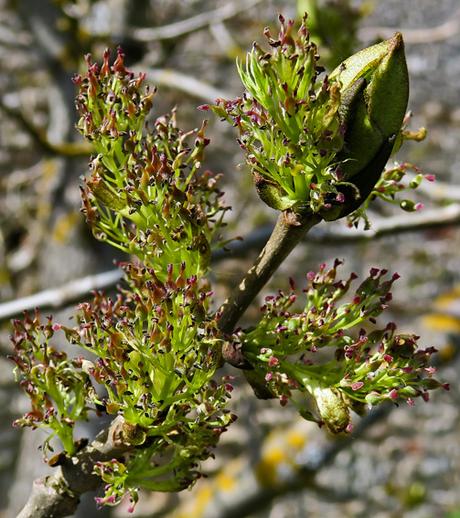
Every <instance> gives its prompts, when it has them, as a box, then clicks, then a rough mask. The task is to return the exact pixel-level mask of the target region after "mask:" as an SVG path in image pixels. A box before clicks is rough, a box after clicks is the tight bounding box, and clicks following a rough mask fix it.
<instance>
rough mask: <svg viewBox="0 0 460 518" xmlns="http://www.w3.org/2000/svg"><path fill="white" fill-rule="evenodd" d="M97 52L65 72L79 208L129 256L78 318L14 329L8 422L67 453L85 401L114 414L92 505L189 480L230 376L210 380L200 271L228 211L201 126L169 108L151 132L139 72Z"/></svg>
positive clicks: (224, 420)
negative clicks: (109, 286)
mask: <svg viewBox="0 0 460 518" xmlns="http://www.w3.org/2000/svg"><path fill="white" fill-rule="evenodd" d="M108 60H109V54H108V52H106V53H105V54H104V60H103V64H102V66H101V67H99V66H98V65H97V64H95V63H92V62H91V61H90V59H89V58H87V62H88V72H87V74H86V75H85V76H84V77H80V76H79V77H76V78H75V83H76V84H77V85H78V87H79V95H78V97H77V107H78V110H79V112H80V115H81V117H80V120H79V123H78V127H79V129H80V130H81V131H82V133H83V134H84V136H85V137H86V138H87V139H88V140H90V141H91V142H92V143H93V145H94V148H95V151H96V153H97V155H96V156H95V157H94V158H93V160H92V161H91V164H90V170H91V171H90V176H89V178H87V179H86V180H85V185H84V188H83V211H84V213H85V215H86V218H87V221H88V223H89V225H90V226H91V228H92V229H93V232H94V234H95V235H96V237H97V238H99V239H101V240H105V241H107V242H108V243H110V244H111V245H113V246H115V247H117V248H119V249H121V250H123V251H125V252H127V253H130V254H132V255H134V256H136V259H135V261H134V262H126V263H122V264H121V265H120V266H121V267H122V269H123V270H124V284H123V287H120V288H119V290H118V295H117V296H116V297H115V298H110V297H107V296H105V295H104V294H103V293H99V292H98V293H95V295H94V299H93V300H92V302H84V303H82V304H80V306H79V310H78V313H77V317H76V321H77V325H76V326H75V327H67V326H61V325H58V324H53V323H52V321H51V319H49V320H48V321H47V322H46V323H45V324H42V323H41V322H40V319H39V316H38V314H37V315H35V317H34V318H32V317H29V316H27V315H26V317H25V319H24V321H22V322H21V321H18V322H16V323H15V333H14V336H13V342H14V345H15V354H14V357H13V360H14V361H15V363H16V365H17V369H16V372H17V375H18V378H19V380H20V384H21V385H22V386H23V388H24V389H25V391H26V393H27V394H28V395H29V397H30V399H31V402H32V411H31V412H29V413H27V414H26V415H25V416H24V417H23V418H22V419H19V420H18V421H17V424H18V425H23V426H33V427H38V426H41V427H45V428H48V429H51V430H52V432H53V433H54V434H55V435H57V436H58V437H59V439H60V440H61V442H62V444H63V446H64V450H65V452H66V453H67V454H68V455H73V454H75V452H76V450H77V448H78V446H77V444H78V443H76V442H75V437H74V424H75V422H76V421H77V420H82V419H87V417H88V412H89V411H94V413H95V414H96V415H98V416H100V415H102V414H103V413H105V414H109V415H112V416H114V417H115V416H117V418H118V419H121V421H120V423H121V424H120V425H119V426H118V424H117V426H118V428H119V429H117V440H119V441H121V444H123V445H124V449H125V450H127V451H126V452H125V453H124V454H123V456H121V457H117V458H116V459H114V460H113V461H108V462H99V463H98V465H97V467H96V472H97V474H99V475H100V477H101V479H102V480H103V481H104V482H106V487H105V494H104V496H103V497H101V498H99V503H100V504H116V503H118V502H119V501H120V500H121V498H122V497H123V496H124V495H125V494H127V493H129V494H130V496H131V499H132V500H133V502H134V503H135V501H136V500H137V491H138V489H139V488H147V489H150V490H156V491H179V490H181V489H184V488H186V487H188V486H190V485H191V484H192V483H193V482H194V480H196V478H197V477H198V476H199V462H200V461H201V460H204V459H206V458H208V457H209V456H210V455H211V450H212V449H213V447H214V446H215V445H216V444H217V441H218V439H219V436H220V434H221V433H222V432H223V431H225V430H226V427H227V426H228V425H229V424H230V423H231V422H232V421H233V420H234V419H235V416H233V415H232V414H230V412H229V410H227V409H226V404H227V400H228V398H229V394H230V392H231V390H232V387H231V385H230V384H229V383H228V382H227V381H228V380H226V379H223V380H221V381H220V382H216V381H215V380H214V376H215V374H216V370H217V368H218V367H219V365H220V361H221V355H220V345H221V344H220V339H219V337H218V334H217V324H216V320H215V318H214V316H213V314H212V312H211V310H210V299H211V296H212V292H211V291H210V289H209V282H208V280H207V279H206V277H205V274H206V273H207V270H208V265H209V260H210V255H211V246H212V241H213V238H214V237H215V233H216V231H217V230H218V228H219V226H220V225H221V223H222V216H223V214H224V212H225V207H223V205H222V203H221V193H220V192H219V191H218V190H217V188H216V178H215V177H213V176H212V175H211V174H210V173H209V172H204V173H202V172H201V170H200V169H201V161H202V159H203V151H204V148H205V146H206V145H207V144H208V142H209V141H208V139H206V138H205V136H204V124H203V126H202V127H201V128H200V129H199V130H196V131H192V132H189V133H183V132H182V131H180V130H179V129H178V128H177V127H176V123H175V115H174V113H173V114H172V115H170V116H166V117H162V118H159V119H157V120H156V121H154V123H153V127H152V130H151V131H149V127H148V125H147V124H146V117H147V114H148V112H149V110H150V108H151V106H152V96H153V92H152V91H149V89H148V88H146V90H145V91H144V92H142V91H141V85H142V82H143V80H144V76H143V75H140V76H138V77H134V75H133V74H132V73H131V72H129V71H128V70H126V68H125V67H124V64H123V54H122V53H121V52H120V51H119V52H118V55H117V58H116V60H115V62H114V63H113V65H111V66H110V65H109V61H108ZM192 136H194V138H195V143H194V145H193V146H192V147H191V148H190V147H189V146H188V145H187V140H188V139H189V138H190V137H192ZM57 331H61V332H62V333H64V334H65V338H66V339H67V341H68V342H69V343H70V344H72V345H74V346H76V347H77V350H78V348H79V349H80V350H81V349H85V350H86V351H87V354H86V356H85V357H82V356H80V357H78V358H76V359H73V360H69V359H67V357H66V355H65V354H64V353H61V352H57V351H56V350H55V349H54V348H53V347H52V345H51V344H50V340H51V339H53V335H54V333H55V332H57ZM62 338H64V336H63V337H62ZM114 422H115V421H114ZM48 441H49V440H48Z"/></svg>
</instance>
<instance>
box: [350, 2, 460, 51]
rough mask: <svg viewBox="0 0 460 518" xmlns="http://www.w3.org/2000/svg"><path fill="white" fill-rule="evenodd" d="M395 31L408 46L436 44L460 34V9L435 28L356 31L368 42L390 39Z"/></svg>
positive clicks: (380, 28) (378, 28) (368, 28)
mask: <svg viewBox="0 0 460 518" xmlns="http://www.w3.org/2000/svg"><path fill="white" fill-rule="evenodd" d="M395 31H400V32H402V33H403V34H404V42H405V43H406V44H410V45H418V44H427V43H437V42H439V41H444V40H447V39H449V38H452V37H453V36H455V35H456V34H458V33H459V32H460V9H458V10H457V11H455V12H454V14H453V15H452V16H450V17H449V19H448V20H446V21H445V22H443V23H441V24H440V25H437V26H435V27H424V28H421V29H410V28H407V29H405V28H395V27H362V28H361V29H359V30H358V36H359V39H361V40H363V41H370V40H373V39H375V38H377V37H380V38H391V37H392V36H393V34H394V33H395Z"/></svg>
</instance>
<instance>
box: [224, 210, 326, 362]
mask: <svg viewBox="0 0 460 518" xmlns="http://www.w3.org/2000/svg"><path fill="white" fill-rule="evenodd" d="M320 220H321V218H320V217H319V216H312V215H308V216H299V215H295V214H294V213H286V212H283V213H281V214H280V215H279V217H278V221H277V222H276V225H275V228H274V229H273V232H272V234H271V236H270V238H269V240H268V241H267V244H266V245H265V247H264V249H263V250H262V252H261V253H260V254H259V257H258V258H257V259H256V261H255V263H254V265H253V266H252V268H251V269H250V270H249V271H248V273H247V274H246V276H245V277H244V279H243V280H242V281H241V283H240V284H239V285H238V286H237V288H236V289H235V290H234V291H233V293H232V294H231V295H230V297H229V298H228V299H227V300H226V301H225V302H224V304H223V305H222V307H221V308H220V310H219V314H220V318H219V324H218V325H219V329H220V330H221V332H222V333H224V334H225V333H231V332H232V331H233V328H234V327H235V325H236V323H237V322H238V320H239V319H240V317H241V316H242V315H243V313H244V312H245V311H246V309H247V308H248V306H249V305H250V304H251V302H252V301H253V300H254V298H255V297H256V295H257V294H258V293H259V291H260V290H261V289H262V288H263V287H264V286H265V284H266V283H267V281H268V280H269V279H270V277H271V276H272V275H273V273H274V272H275V271H276V270H277V269H278V267H279V266H280V264H281V263H282V262H283V261H284V260H285V259H286V257H287V256H288V255H289V254H290V253H291V251H292V250H293V249H294V248H295V246H296V245H297V244H298V243H299V241H300V240H301V239H302V238H303V237H304V235H305V234H306V233H307V232H308V231H309V230H310V228H311V227H313V226H314V225H316V224H317V223H319V221H320ZM222 353H223V357H224V359H225V361H227V362H228V363H230V364H232V365H234V366H235V367H241V366H243V365H245V364H246V362H245V360H244V357H243V355H242V353H241V351H240V350H236V349H235V348H234V347H233V346H232V345H230V344H229V345H226V346H224V349H223V351H222Z"/></svg>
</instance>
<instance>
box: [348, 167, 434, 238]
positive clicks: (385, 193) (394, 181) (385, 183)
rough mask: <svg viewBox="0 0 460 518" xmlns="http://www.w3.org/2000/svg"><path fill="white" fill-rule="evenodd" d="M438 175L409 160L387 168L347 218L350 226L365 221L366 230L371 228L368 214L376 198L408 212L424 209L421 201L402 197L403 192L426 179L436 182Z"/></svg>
mask: <svg viewBox="0 0 460 518" xmlns="http://www.w3.org/2000/svg"><path fill="white" fill-rule="evenodd" d="M408 172H412V173H413V175H412V176H410V177H409V176H408V174H407V173H408ZM435 179H436V177H435V176H434V175H432V174H424V173H422V171H421V170H420V169H419V168H418V167H417V166H415V165H414V164H410V163H408V162H403V163H402V164H395V166H394V167H391V168H389V169H386V170H385V171H384V172H383V173H382V176H381V177H380V180H379V181H378V182H377V183H376V184H375V187H374V188H373V190H372V193H371V195H370V196H369V197H368V198H367V199H366V201H365V202H364V203H363V204H362V205H361V206H360V207H359V208H358V209H356V210H355V211H354V212H353V213H351V214H350V215H349V216H348V218H347V220H348V224H349V226H354V227H358V225H359V222H360V221H363V222H364V228H365V230H368V229H369V228H370V226H371V225H370V221H369V218H368V216H367V214H366V211H367V209H368V208H369V205H370V204H371V203H372V202H373V201H374V200H375V199H381V200H383V201H384V202H387V203H391V204H393V205H398V206H399V207H401V209H403V210H404V211H406V212H414V211H418V210H422V209H423V207H424V205H423V203H420V202H415V201H413V200H412V199H410V198H406V197H404V198H402V199H401V196H400V195H401V193H406V192H410V191H413V190H415V189H417V187H418V186H419V185H420V184H421V183H422V181H424V180H426V181H427V182H434V181H435Z"/></svg>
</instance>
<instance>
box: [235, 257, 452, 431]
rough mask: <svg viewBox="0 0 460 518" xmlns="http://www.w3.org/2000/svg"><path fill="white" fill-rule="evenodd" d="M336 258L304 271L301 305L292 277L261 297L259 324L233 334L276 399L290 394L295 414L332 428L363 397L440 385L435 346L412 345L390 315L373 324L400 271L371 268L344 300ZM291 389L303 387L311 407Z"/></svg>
mask: <svg viewBox="0 0 460 518" xmlns="http://www.w3.org/2000/svg"><path fill="white" fill-rule="evenodd" d="M340 264H341V263H340V261H336V262H335V264H334V266H333V267H332V268H330V269H327V268H326V265H324V264H323V265H321V267H320V271H319V273H314V272H310V273H309V274H308V275H307V279H308V282H309V285H308V287H307V289H305V290H304V293H305V299H306V300H305V303H304V304H303V306H302V308H301V309H297V310H296V309H295V307H296V305H295V302H296V299H297V295H296V293H295V290H294V286H293V285H292V286H291V291H290V292H289V293H286V294H285V293H282V292H280V293H279V294H278V295H277V296H269V297H267V298H266V303H265V305H264V306H263V307H262V313H263V315H262V318H261V320H260V321H259V322H258V324H257V326H256V327H255V328H254V329H250V330H247V331H240V333H239V336H238V339H239V341H240V342H241V344H242V349H243V353H244V355H245V357H246V358H247V359H248V360H249V361H250V363H251V364H252V366H253V367H254V369H256V370H257V371H259V372H260V371H263V372H264V373H265V381H266V382H267V386H268V388H269V390H271V392H272V393H273V394H275V395H277V396H278V397H279V398H280V401H281V403H282V404H285V403H287V401H288V399H291V400H292V401H293V403H294V404H295V405H297V406H298V408H299V411H300V413H301V415H303V416H304V417H306V418H307V419H312V420H314V421H317V422H318V423H320V424H325V425H326V426H327V428H328V429H329V430H330V431H331V432H333V433H339V432H343V431H347V430H349V429H350V426H351V420H350V410H354V411H356V412H358V413H362V411H363V410H364V409H365V406H366V405H369V406H372V405H376V404H378V403H380V402H382V401H387V400H388V401H397V400H401V399H405V400H406V401H407V402H408V403H409V404H413V399H414V398H415V397H417V396H421V397H422V398H424V399H428V393H427V391H428V390H430V389H434V388H437V387H440V386H441V383H439V382H438V381H436V380H434V379H433V378H432V375H433V373H434V372H435V369H434V368H433V367H430V366H429V360H430V357H431V355H432V354H433V353H434V352H435V351H436V350H435V349H434V348H433V347H431V348H428V349H424V350H418V349H417V339H418V337H417V336H415V335H407V334H397V333H396V326H395V324H393V323H389V324H388V325H387V326H386V327H385V328H384V329H376V317H378V316H379V315H380V314H381V312H382V311H383V310H384V309H385V308H386V307H387V305H388V302H389V301H390V300H391V292H390V289H391V286H392V284H393V282H394V281H395V280H396V279H397V278H398V275H397V274H394V275H393V277H392V278H391V279H388V280H385V276H386V273H387V272H386V271H385V270H378V269H376V268H373V269H371V271H370V275H369V277H368V278H367V279H365V280H364V281H363V282H362V283H361V284H360V285H359V286H358V288H357V289H356V291H355V292H354V294H353V295H352V296H351V300H349V301H348V302H342V299H343V298H344V297H345V296H346V295H347V294H348V293H349V291H350V287H351V283H352V281H353V280H354V279H355V278H356V275H354V274H352V275H351V276H350V277H349V278H348V279H347V280H346V281H342V280H338V279H337V278H336V275H337V267H338V266H339V265H340ZM357 330H359V331H358V332H357ZM445 388H447V386H445ZM296 389H299V390H300V391H302V392H306V393H308V394H309V396H310V397H311V399H312V404H311V405H310V406H309V407H307V406H306V404H305V401H304V398H303V399H302V400H299V399H298V397H296Z"/></svg>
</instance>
